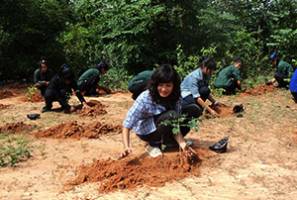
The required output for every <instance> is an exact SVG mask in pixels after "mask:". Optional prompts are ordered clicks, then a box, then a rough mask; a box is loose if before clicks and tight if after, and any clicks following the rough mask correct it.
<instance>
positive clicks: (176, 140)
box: [121, 64, 195, 157]
mask: <svg viewBox="0 0 297 200" xmlns="http://www.w3.org/2000/svg"><path fill="white" fill-rule="evenodd" d="M180 113H181V104H180V78H179V75H178V73H177V72H176V71H175V69H174V68H173V67H172V66H171V65H168V64H165V65H162V66H160V67H159V68H157V69H156V70H155V72H154V73H153V74H152V77H151V84H150V87H149V89H148V90H145V91H144V92H142V93H141V94H140V95H139V96H138V98H137V99H136V101H135V102H134V104H133V105H132V107H131V108H130V109H129V111H128V113H127V116H126V118H125V120H124V123H123V144H124V151H123V152H122V154H121V157H125V156H127V155H128V154H130V153H131V152H132V148H131V142H130V131H131V130H133V131H134V132H135V133H136V135H137V136H138V137H139V138H140V139H141V140H143V141H145V142H147V143H148V144H149V148H148V149H149V150H148V152H149V154H150V155H151V156H153V157H156V156H159V155H161V154H162V153H161V150H160V147H161V144H165V145H168V144H171V145H172V144H176V145H178V146H179V147H180V148H181V149H182V150H184V151H187V152H186V153H195V152H194V150H193V149H192V148H190V147H188V145H187V143H186V141H185V140H184V136H185V135H186V134H187V133H188V132H189V131H190V129H189V128H188V127H181V128H180V132H179V133H178V134H173V132H172V128H173V127H172V126H171V125H164V124H162V122H164V121H165V120H170V119H177V118H178V117H179V116H180Z"/></svg>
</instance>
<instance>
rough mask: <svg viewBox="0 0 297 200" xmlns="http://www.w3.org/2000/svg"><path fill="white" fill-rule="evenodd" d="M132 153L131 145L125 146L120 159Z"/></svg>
mask: <svg viewBox="0 0 297 200" xmlns="http://www.w3.org/2000/svg"><path fill="white" fill-rule="evenodd" d="M130 153H132V149H131V148H130V147H128V148H125V149H124V151H123V152H122V153H121V154H120V159H121V158H125V157H126V156H128V155H129V154H130Z"/></svg>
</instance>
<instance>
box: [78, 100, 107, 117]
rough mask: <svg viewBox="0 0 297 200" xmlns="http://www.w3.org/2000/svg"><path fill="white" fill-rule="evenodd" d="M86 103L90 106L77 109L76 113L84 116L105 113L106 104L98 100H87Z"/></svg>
mask: <svg viewBox="0 0 297 200" xmlns="http://www.w3.org/2000/svg"><path fill="white" fill-rule="evenodd" d="M88 105H89V106H90V107H89V108H83V109H81V110H78V111H77V113H78V114H80V115H81V116H84V117H86V116H87V117H96V116H99V115H104V114H106V113H107V111H106V110H105V108H106V106H105V105H103V104H102V103H101V102H100V101H96V100H91V101H89V102H88Z"/></svg>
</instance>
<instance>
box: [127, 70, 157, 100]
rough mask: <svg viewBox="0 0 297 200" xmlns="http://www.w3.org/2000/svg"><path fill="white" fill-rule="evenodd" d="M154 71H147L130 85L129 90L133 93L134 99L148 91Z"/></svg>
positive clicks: (130, 82)
mask: <svg viewBox="0 0 297 200" xmlns="http://www.w3.org/2000/svg"><path fill="white" fill-rule="evenodd" d="M153 73H154V70H145V71H142V72H140V73H138V74H137V75H136V76H134V77H133V78H132V79H131V80H130V81H129V83H128V90H129V91H130V92H131V93H132V99H134V100H135V99H137V97H138V96H139V95H140V94H141V93H142V92H143V91H145V90H146V89H147V86H148V84H149V81H150V80H151V76H152V74H153Z"/></svg>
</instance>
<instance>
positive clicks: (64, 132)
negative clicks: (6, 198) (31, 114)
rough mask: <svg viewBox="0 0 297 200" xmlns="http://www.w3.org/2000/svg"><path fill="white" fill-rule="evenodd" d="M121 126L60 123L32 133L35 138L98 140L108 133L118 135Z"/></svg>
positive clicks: (96, 123)
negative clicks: (83, 138)
mask: <svg viewBox="0 0 297 200" xmlns="http://www.w3.org/2000/svg"><path fill="white" fill-rule="evenodd" d="M121 128H122V127H121V126H119V125H111V124H102V123H101V122H94V123H89V124H85V123H82V124H79V123H78V122H77V121H73V122H67V123H62V124H59V125H57V126H54V127H51V128H49V129H46V130H43V131H38V132H35V133H33V134H34V135H35V136H36V137H52V138H76V139H80V138H82V137H85V138H99V137H101V136H102V135H106V134H109V133H117V134H118V133H120V132H121Z"/></svg>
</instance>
